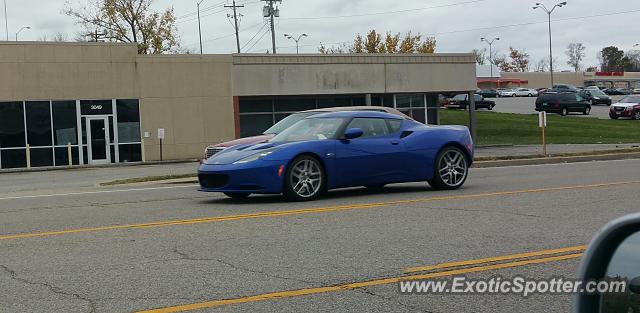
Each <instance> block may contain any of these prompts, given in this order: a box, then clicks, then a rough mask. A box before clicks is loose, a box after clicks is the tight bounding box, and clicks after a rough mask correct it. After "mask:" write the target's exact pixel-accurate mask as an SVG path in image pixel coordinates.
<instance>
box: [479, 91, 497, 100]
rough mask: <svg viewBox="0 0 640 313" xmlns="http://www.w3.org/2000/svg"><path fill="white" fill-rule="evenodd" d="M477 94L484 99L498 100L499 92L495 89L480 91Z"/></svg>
mask: <svg viewBox="0 0 640 313" xmlns="http://www.w3.org/2000/svg"><path fill="white" fill-rule="evenodd" d="M476 94H478V95H481V96H482V97H484V98H497V97H498V91H497V90H495V89H479V90H478V91H476Z"/></svg>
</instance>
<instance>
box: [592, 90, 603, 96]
mask: <svg viewBox="0 0 640 313" xmlns="http://www.w3.org/2000/svg"><path fill="white" fill-rule="evenodd" d="M588 91H589V92H590V93H591V94H592V95H594V96H605V93H604V92H602V91H601V90H600V89H588Z"/></svg>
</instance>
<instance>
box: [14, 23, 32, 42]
mask: <svg viewBox="0 0 640 313" xmlns="http://www.w3.org/2000/svg"><path fill="white" fill-rule="evenodd" d="M25 29H31V26H24V27H22V28H20V30H18V32H16V41H18V35H20V33H21V32H22V31H23V30H25Z"/></svg>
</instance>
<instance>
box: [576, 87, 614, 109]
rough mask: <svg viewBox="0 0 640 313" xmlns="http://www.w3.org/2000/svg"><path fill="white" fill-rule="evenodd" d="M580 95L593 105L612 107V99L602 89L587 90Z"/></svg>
mask: <svg viewBox="0 0 640 313" xmlns="http://www.w3.org/2000/svg"><path fill="white" fill-rule="evenodd" d="M578 94H579V95H580V96H582V97H583V98H585V99H586V100H587V101H589V102H590V103H591V105H594V104H606V105H611V97H609V96H608V95H607V94H605V93H604V92H602V91H601V90H600V89H597V88H596V89H585V90H581V91H580V92H579V93H578Z"/></svg>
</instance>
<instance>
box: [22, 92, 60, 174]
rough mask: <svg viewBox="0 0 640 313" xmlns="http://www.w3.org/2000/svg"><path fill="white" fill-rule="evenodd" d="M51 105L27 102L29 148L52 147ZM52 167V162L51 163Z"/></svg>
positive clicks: (40, 102)
mask: <svg viewBox="0 0 640 313" xmlns="http://www.w3.org/2000/svg"><path fill="white" fill-rule="evenodd" d="M50 105H51V103H50V102H49V101H27V102H25V108H26V110H27V140H28V144H29V146H32V147H46V146H52V145H53V143H52V141H51V140H52V138H51V110H50V109H51V107H50ZM51 165H53V161H52V162H51Z"/></svg>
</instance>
